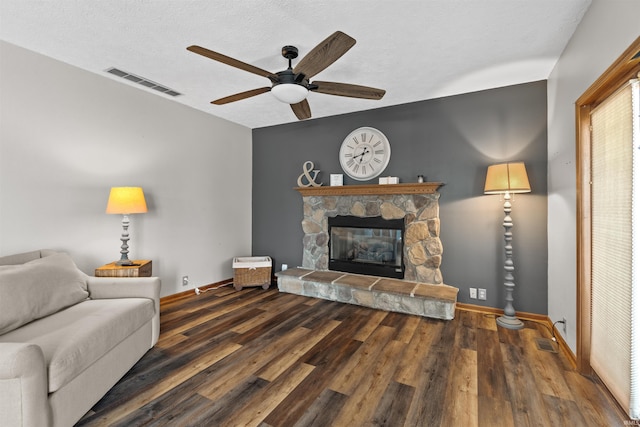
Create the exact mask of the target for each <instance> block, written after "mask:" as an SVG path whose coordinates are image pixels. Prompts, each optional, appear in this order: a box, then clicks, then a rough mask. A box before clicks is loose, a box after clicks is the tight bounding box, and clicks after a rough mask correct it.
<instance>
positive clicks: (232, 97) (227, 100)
mask: <svg viewBox="0 0 640 427" xmlns="http://www.w3.org/2000/svg"><path fill="white" fill-rule="evenodd" d="M270 90H271V88H270V87H261V88H258V89H251V90H248V91H246V92H240V93H236V94H234V95H229V96H225V97H224V98H220V99H216V100H215V101H211V103H212V104H215V105H222V104H228V103H230V102H235V101H240V100H242V99H247V98H251V97H252V96H256V95H260V94H263V93H265V92H269V91H270Z"/></svg>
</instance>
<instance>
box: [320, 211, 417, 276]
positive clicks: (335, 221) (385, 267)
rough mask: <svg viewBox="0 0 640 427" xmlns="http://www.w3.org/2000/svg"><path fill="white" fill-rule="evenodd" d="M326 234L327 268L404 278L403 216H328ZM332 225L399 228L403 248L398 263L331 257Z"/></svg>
mask: <svg viewBox="0 0 640 427" xmlns="http://www.w3.org/2000/svg"><path fill="white" fill-rule="evenodd" d="M327 221H328V226H329V230H328V234H329V242H328V245H329V246H328V248H329V270H333V271H342V272H345V273H355V274H368V275H372V276H381V277H390V278H395V279H404V271H405V267H404V231H405V221H404V218H400V219H384V218H382V217H380V216H377V217H357V216H351V215H338V216H334V217H328V218H327ZM333 227H351V228H376V229H390V230H400V231H401V234H400V239H401V241H402V245H403V249H402V250H401V251H400V257H401V260H400V265H399V266H398V265H395V264H384V263H369V262H367V263H361V262H354V261H343V260H338V259H332V258H331V229H332V228H333Z"/></svg>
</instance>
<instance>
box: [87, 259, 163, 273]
mask: <svg viewBox="0 0 640 427" xmlns="http://www.w3.org/2000/svg"><path fill="white" fill-rule="evenodd" d="M131 261H132V262H133V263H134V265H116V261H114V262H112V263H109V264H105V265H103V266H102V267H98V268H96V272H95V275H96V277H151V260H148V259H134V260H131Z"/></svg>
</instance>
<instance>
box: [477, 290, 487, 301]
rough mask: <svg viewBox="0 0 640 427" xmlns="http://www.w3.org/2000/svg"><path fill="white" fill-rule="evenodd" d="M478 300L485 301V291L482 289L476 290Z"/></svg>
mask: <svg viewBox="0 0 640 427" xmlns="http://www.w3.org/2000/svg"><path fill="white" fill-rule="evenodd" d="M478 299H481V300H485V301H486V300H487V290H486V289H483V288H478Z"/></svg>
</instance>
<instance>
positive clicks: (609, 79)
mask: <svg viewBox="0 0 640 427" xmlns="http://www.w3.org/2000/svg"><path fill="white" fill-rule="evenodd" d="M639 53H640V37H638V38H637V39H636V40H635V41H634V42H633V43H632V44H631V46H629V47H628V48H627V50H625V51H624V53H623V54H622V55H621V56H620V57H619V58H618V59H617V60H616V61H615V62H614V63H613V64H611V66H610V67H609V68H607V70H606V71H605V72H604V73H603V74H602V75H601V76H600V77H599V78H598V79H597V80H596V81H595V82H594V83H593V84H592V85H591V86H590V87H589V88H588V89H587V90H586V91H585V92H584V93H583V94H582V96H580V98H578V100H577V101H576V104H575V108H576V186H577V188H576V191H577V193H576V195H577V200H576V203H577V206H576V209H577V214H576V221H577V230H576V231H577V232H576V237H577V257H576V259H577V320H578V323H577V331H576V332H577V337H576V339H577V351H576V364H577V368H578V371H579V372H580V373H582V374H586V375H590V374H592V369H591V364H590V362H589V360H590V356H591V111H592V110H593V109H594V108H595V107H596V106H598V105H599V104H600V103H601V102H602V101H604V100H605V99H606V98H607V97H608V96H610V95H611V94H612V93H613V92H615V91H616V90H617V89H618V87H620V86H621V85H622V84H623V83H624V82H626V81H628V80H630V79H632V78H634V77H636V76H638V73H640V58H634V56H636V55H638V54H639Z"/></svg>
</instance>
